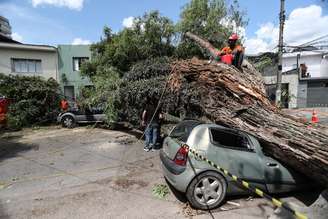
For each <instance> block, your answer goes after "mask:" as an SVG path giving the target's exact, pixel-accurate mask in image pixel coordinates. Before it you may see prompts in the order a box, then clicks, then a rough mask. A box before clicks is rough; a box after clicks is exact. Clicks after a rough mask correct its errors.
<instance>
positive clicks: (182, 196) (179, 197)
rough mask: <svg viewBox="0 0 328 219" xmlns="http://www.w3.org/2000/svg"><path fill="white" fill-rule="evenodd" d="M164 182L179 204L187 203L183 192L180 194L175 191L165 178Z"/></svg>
mask: <svg viewBox="0 0 328 219" xmlns="http://www.w3.org/2000/svg"><path fill="white" fill-rule="evenodd" d="M165 182H166V184H167V185H168V186H169V188H170V190H171V192H172V194H173V195H174V196H175V197H176V198H177V199H178V200H179V201H180V202H183V203H187V202H188V200H187V198H186V195H185V194H184V193H183V192H180V191H178V190H176V189H175V188H174V187H173V186H172V185H171V183H170V182H169V181H168V180H167V179H166V178H165Z"/></svg>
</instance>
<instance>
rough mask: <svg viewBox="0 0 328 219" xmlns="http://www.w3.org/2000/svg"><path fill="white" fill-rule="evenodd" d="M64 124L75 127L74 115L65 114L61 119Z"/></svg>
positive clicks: (64, 125)
mask: <svg viewBox="0 0 328 219" xmlns="http://www.w3.org/2000/svg"><path fill="white" fill-rule="evenodd" d="M61 122H62V126H63V127H65V128H74V126H75V120H74V118H73V117H72V116H64V117H63V118H62V120H61Z"/></svg>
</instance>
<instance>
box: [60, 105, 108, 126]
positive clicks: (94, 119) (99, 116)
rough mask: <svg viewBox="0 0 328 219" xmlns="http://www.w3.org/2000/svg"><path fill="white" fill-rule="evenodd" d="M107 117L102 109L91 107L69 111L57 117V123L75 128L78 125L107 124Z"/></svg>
mask: <svg viewBox="0 0 328 219" xmlns="http://www.w3.org/2000/svg"><path fill="white" fill-rule="evenodd" d="M105 119H106V115H105V114H104V110H103V108H102V107H91V108H86V109H69V110H68V111H66V112H62V113H60V114H59V115H58V117H57V122H59V123H61V124H62V126H63V127H66V128H73V127H75V125H76V124H78V123H98V122H105Z"/></svg>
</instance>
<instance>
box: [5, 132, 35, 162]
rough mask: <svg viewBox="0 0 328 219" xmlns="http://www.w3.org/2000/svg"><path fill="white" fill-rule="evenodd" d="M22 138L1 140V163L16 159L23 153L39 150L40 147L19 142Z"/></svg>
mask: <svg viewBox="0 0 328 219" xmlns="http://www.w3.org/2000/svg"><path fill="white" fill-rule="evenodd" d="M20 137H21V136H11V137H5V138H0V162H1V161H3V160H5V159H8V158H12V157H16V156H17V155H18V154H19V153H21V152H25V151H29V150H38V149H39V146H38V145H35V144H27V143H21V142H18V139H19V138H20Z"/></svg>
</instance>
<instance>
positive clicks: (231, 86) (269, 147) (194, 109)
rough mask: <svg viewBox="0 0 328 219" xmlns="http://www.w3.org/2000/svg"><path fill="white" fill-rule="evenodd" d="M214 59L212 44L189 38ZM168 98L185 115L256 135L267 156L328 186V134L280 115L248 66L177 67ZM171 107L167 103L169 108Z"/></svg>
mask: <svg viewBox="0 0 328 219" xmlns="http://www.w3.org/2000/svg"><path fill="white" fill-rule="evenodd" d="M187 36H188V37H190V38H191V39H193V40H195V41H196V42H197V43H198V44H199V45H200V46H202V47H203V48H205V49H207V51H209V52H210V53H211V54H212V55H215V54H217V52H218V50H217V49H215V48H214V47H213V46H212V45H211V44H210V43H209V42H207V41H206V40H203V39H201V38H199V37H198V36H196V35H193V34H191V33H187ZM172 69H173V73H172V75H171V76H170V80H169V83H168V85H169V88H170V89H169V94H168V95H169V96H172V95H173V96H176V97H178V99H179V103H180V104H181V106H182V107H183V108H184V110H185V112H186V116H188V114H190V113H192V114H193V115H192V116H193V117H195V114H197V116H198V117H202V118H203V119H205V120H208V121H212V122H215V123H217V124H222V125H225V126H228V127H233V128H238V129H240V130H244V131H247V132H249V133H251V134H253V135H254V136H256V137H257V138H258V139H259V141H260V142H261V143H262V144H263V147H264V150H265V151H266V153H268V154H270V155H272V156H273V157H275V158H277V159H278V160H280V161H282V162H284V163H286V164H288V165H290V166H292V167H293V168H295V169H297V170H299V171H300V172H302V173H303V174H305V175H307V176H309V177H310V178H312V179H315V180H316V181H318V182H319V183H321V184H323V185H325V186H327V184H328V135H327V134H325V133H323V132H321V131H320V129H319V128H318V127H308V124H306V123H304V122H303V121H301V120H300V119H297V118H295V117H292V116H289V115H286V114H284V113H283V112H281V111H280V110H279V109H278V108H277V107H276V106H275V105H272V104H271V103H270V101H269V100H268V98H267V96H266V94H265V89H264V85H263V82H262V78H261V75H260V74H259V73H258V72H257V71H256V70H255V69H254V68H253V67H252V66H251V65H250V64H248V63H247V62H245V64H244V65H243V67H242V71H239V70H238V69H236V68H234V67H233V66H228V65H225V64H222V63H212V64H208V62H207V61H204V60H199V59H196V58H194V59H190V60H182V61H181V60H180V61H176V62H173V64H172ZM165 104H169V103H165V102H164V105H165Z"/></svg>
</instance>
